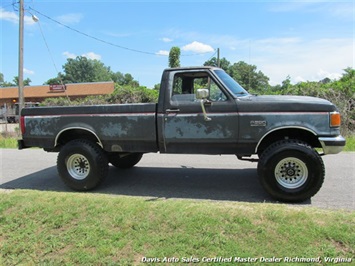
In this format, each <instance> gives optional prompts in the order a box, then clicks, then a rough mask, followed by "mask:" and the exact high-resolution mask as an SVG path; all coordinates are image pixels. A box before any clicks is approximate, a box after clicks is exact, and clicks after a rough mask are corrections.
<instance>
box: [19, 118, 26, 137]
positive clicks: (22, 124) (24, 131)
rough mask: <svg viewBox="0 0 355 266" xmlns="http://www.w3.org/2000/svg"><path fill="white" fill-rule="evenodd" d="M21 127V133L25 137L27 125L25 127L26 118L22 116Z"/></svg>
mask: <svg viewBox="0 0 355 266" xmlns="http://www.w3.org/2000/svg"><path fill="white" fill-rule="evenodd" d="M20 127H21V133H22V135H24V134H25V133H26V125H25V117H24V116H21V118H20Z"/></svg>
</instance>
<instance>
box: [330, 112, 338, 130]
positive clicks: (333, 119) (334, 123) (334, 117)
mask: <svg viewBox="0 0 355 266" xmlns="http://www.w3.org/2000/svg"><path fill="white" fill-rule="evenodd" d="M329 116H330V117H329V118H330V120H329V123H330V127H340V124H341V118H340V114H339V113H338V112H332V113H330V114H329Z"/></svg>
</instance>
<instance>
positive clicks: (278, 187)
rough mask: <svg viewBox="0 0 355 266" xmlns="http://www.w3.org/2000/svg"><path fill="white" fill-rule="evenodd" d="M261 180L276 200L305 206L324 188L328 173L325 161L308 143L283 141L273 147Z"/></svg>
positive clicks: (265, 156)
mask: <svg viewBox="0 0 355 266" xmlns="http://www.w3.org/2000/svg"><path fill="white" fill-rule="evenodd" d="M258 175H259V180H260V182H261V184H262V186H263V187H264V189H265V190H266V191H267V192H268V193H269V194H270V195H271V196H272V197H273V198H275V199H277V200H280V201H286V202H301V201H305V200H307V199H309V198H311V197H312V196H314V195H315V194H316V193H317V192H318V191H319V189H320V188H321V187H322V184H323V181H324V176H325V169H324V163H323V160H322V158H321V157H320V156H319V154H318V153H317V152H316V151H315V150H314V149H313V148H312V147H310V146H309V145H308V144H307V143H305V142H302V141H298V140H282V141H278V142H275V143H274V144H271V145H270V146H269V147H268V148H267V149H266V150H265V151H264V152H263V153H262V155H261V157H260V160H259V164H258Z"/></svg>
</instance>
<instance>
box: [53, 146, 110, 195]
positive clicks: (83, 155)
mask: <svg viewBox="0 0 355 266" xmlns="http://www.w3.org/2000/svg"><path fill="white" fill-rule="evenodd" d="M57 169H58V173H59V175H60V177H61V179H62V180H63V182H64V183H65V184H66V185H67V186H68V187H70V188H71V189H74V190H78V191H87V190H91V189H93V188H95V187H97V186H98V185H99V184H100V183H101V182H102V181H103V180H104V178H105V177H106V176H107V174H108V159H107V156H106V154H105V152H104V151H103V150H102V149H101V147H100V146H99V145H97V144H96V143H94V142H91V141H88V140H73V141H70V142H68V143H67V144H66V145H65V146H64V147H63V148H62V149H61V150H60V152H59V155H58V159H57Z"/></svg>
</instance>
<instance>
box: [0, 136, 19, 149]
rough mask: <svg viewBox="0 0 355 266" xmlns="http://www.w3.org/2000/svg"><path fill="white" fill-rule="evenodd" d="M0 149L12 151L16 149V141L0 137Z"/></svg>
mask: <svg viewBox="0 0 355 266" xmlns="http://www.w3.org/2000/svg"><path fill="white" fill-rule="evenodd" d="M0 148H5V149H14V148H17V139H16V138H11V137H3V136H2V135H0Z"/></svg>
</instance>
